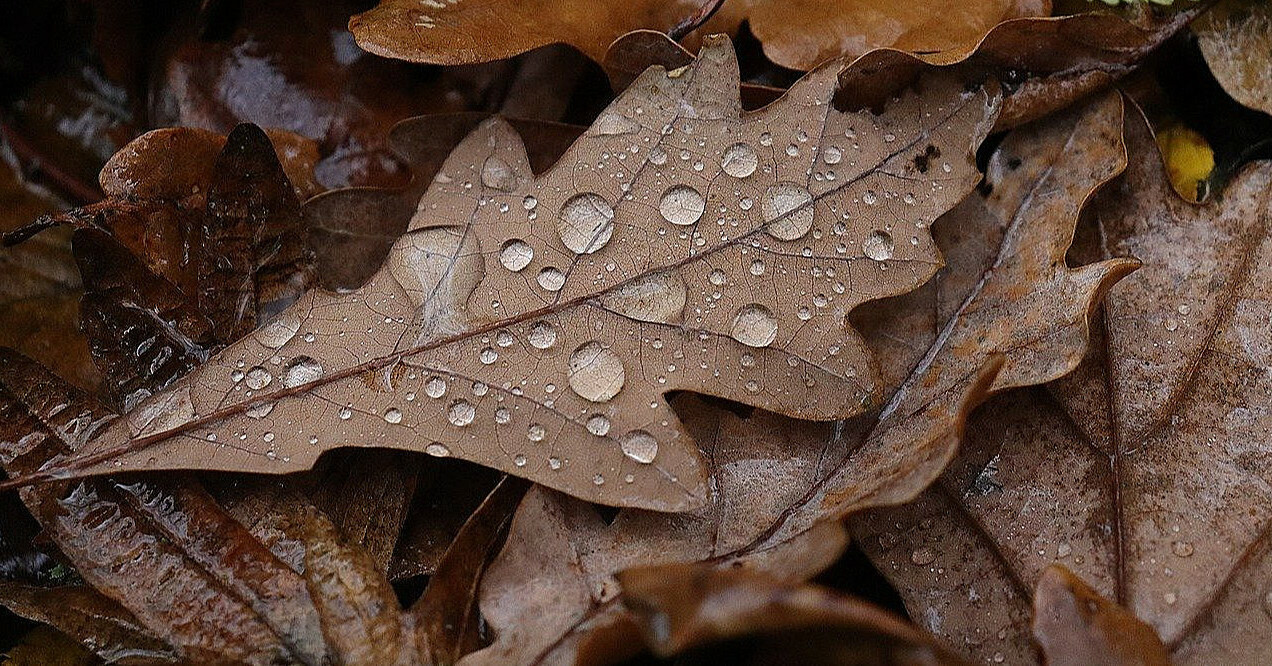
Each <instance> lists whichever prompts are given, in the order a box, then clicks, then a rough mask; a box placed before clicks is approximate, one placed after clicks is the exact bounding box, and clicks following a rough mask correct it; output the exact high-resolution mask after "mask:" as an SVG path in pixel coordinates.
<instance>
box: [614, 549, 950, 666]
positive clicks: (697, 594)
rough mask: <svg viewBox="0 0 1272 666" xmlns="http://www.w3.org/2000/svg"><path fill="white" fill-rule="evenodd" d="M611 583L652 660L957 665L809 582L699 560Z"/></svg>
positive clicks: (929, 642) (910, 633) (897, 623)
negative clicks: (620, 588) (636, 624)
mask: <svg viewBox="0 0 1272 666" xmlns="http://www.w3.org/2000/svg"><path fill="white" fill-rule="evenodd" d="M618 580H619V582H620V583H621V584H622V585H623V594H624V598H625V599H626V604H627V606H628V607H629V608H630V609H631V610H632V611H633V612H634V613H635V614H636V616H637V617H638V618H640V626H641V629H642V632H643V634H644V636H645V641H646V643H647V644H648V645H649V646H650V648H651V649H653V651H654V652H655V653H656V654H658V655H659V656H662V657H671V656H674V655H684V656H685V657H687V658H690V659H696V660H704V661H708V662H709V661H710V660H711V658H712V657H713V656H715V657H716V658H717V659H720V660H722V661H724V660H730V659H733V658H737V657H741V656H742V655H745V659H746V663H753V664H764V663H799V664H844V665H848V664H859V665H861V666H866V665H868V664H912V665H914V666H918V665H920V664H928V665H932V666H935V665H937V664H947V665H950V666H955V665H958V664H963V663H965V662H963V660H961V659H959V657H958V656H957V655H955V654H954V653H953V652H951V651H950V650H949V649H948V648H947V647H945V646H943V645H941V644H940V643H939V642H937V641H936V640H935V639H934V638H933V637H932V636H931V635H929V634H925V633H923V632H922V631H920V630H918V629H917V628H916V627H914V626H913V625H911V624H909V623H907V622H905V621H903V620H901V619H900V618H898V617H895V616H893V615H892V614H891V613H888V612H886V611H884V610H881V609H879V608H876V607H874V606H871V605H870V604H868V603H865V602H863V601H860V600H858V599H854V598H852V597H849V596H845V595H842V594H837V593H835V592H832V591H830V590H828V589H825V588H822V587H818V586H814V585H791V584H790V583H785V582H783V581H780V580H777V579H774V578H771V577H769V576H765V575H763V574H759V573H756V572H753V571H747V570H744V569H735V570H730V571H720V570H717V569H712V568H710V567H703V566H701V565H669V566H659V567H643V568H638V569H629V570H627V571H624V572H622V573H620V574H619V575H618ZM722 644H723V645H722ZM713 648H714V651H713ZM730 648H732V649H730Z"/></svg>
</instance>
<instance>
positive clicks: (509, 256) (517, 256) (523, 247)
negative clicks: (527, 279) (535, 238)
mask: <svg viewBox="0 0 1272 666" xmlns="http://www.w3.org/2000/svg"><path fill="white" fill-rule="evenodd" d="M533 259H534V248H532V247H530V244H529V243H527V242H525V241H523V240H521V239H520V238H514V239H512V240H510V241H507V242H505V243H504V244H503V249H502V250H500V251H499V263H501V264H503V267H504V268H506V269H508V270H510V271H512V272H514V273H515V272H517V271H519V270H521V269H523V268H525V267H526V266H529V265H530V261H531V260H533Z"/></svg>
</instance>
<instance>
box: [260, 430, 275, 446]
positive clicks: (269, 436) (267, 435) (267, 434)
mask: <svg viewBox="0 0 1272 666" xmlns="http://www.w3.org/2000/svg"><path fill="white" fill-rule="evenodd" d="M261 439H263V440H265V442H266V443H268V442H272V441H274V433H272V432H270V431H268V430H266V431H265V432H264V433H262V434H261Z"/></svg>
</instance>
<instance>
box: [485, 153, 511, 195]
mask: <svg viewBox="0 0 1272 666" xmlns="http://www.w3.org/2000/svg"><path fill="white" fill-rule="evenodd" d="M481 184H482V185H485V186H486V187H490V188H493V189H496V190H502V191H504V192H511V191H512V190H513V189H515V188H516V187H517V173H516V172H515V171H513V170H512V166H511V165H509V164H508V163H507V162H505V161H504V160H503V158H501V157H499V156H497V155H491V156H490V157H487V158H486V162H485V164H483V165H482V167H481Z"/></svg>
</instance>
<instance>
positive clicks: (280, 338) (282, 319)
mask: <svg viewBox="0 0 1272 666" xmlns="http://www.w3.org/2000/svg"><path fill="white" fill-rule="evenodd" d="M299 330H300V317H298V316H296V315H295V314H294V313H292V312H290V311H286V310H285V311H283V312H280V313H279V314H278V316H277V317H274V319H273V321H270V322H269V323H268V324H265V325H264V326H262V327H261V328H260V330H258V331H256V340H257V342H260V343H261V344H262V345H265V346H266V347H269V348H270V349H278V348H279V347H282V346H283V345H285V344H287V342H288V341H290V340H291V339H292V338H294V337H296V331H299Z"/></svg>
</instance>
